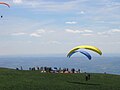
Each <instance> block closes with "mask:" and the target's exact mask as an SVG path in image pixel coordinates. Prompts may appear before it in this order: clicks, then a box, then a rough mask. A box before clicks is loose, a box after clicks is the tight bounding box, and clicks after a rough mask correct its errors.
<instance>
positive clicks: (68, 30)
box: [65, 29, 83, 33]
mask: <svg viewBox="0 0 120 90" xmlns="http://www.w3.org/2000/svg"><path fill="white" fill-rule="evenodd" d="M65 31H66V32H68V33H82V32H83V31H80V30H72V29H66V30H65Z"/></svg>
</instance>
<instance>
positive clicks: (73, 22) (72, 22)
mask: <svg viewBox="0 0 120 90" xmlns="http://www.w3.org/2000/svg"><path fill="white" fill-rule="evenodd" d="M65 23H66V24H77V22H75V21H68V22H65Z"/></svg>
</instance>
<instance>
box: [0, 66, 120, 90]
mask: <svg viewBox="0 0 120 90" xmlns="http://www.w3.org/2000/svg"><path fill="white" fill-rule="evenodd" d="M0 90H120V75H110V74H91V80H89V81H85V75H84V74H54V73H40V71H17V70H12V69H5V68H0Z"/></svg>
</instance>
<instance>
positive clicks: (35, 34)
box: [30, 29, 55, 37]
mask: <svg viewBox="0 0 120 90" xmlns="http://www.w3.org/2000/svg"><path fill="white" fill-rule="evenodd" d="M54 32H55V31H53V30H45V29H38V30H36V31H35V32H33V33H31V34H30V36H32V37H41V36H42V35H43V34H48V33H54Z"/></svg>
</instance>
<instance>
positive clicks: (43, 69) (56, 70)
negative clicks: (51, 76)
mask: <svg viewBox="0 0 120 90" xmlns="http://www.w3.org/2000/svg"><path fill="white" fill-rule="evenodd" d="M16 70H23V68H22V66H21V67H20V68H16ZM29 70H32V71H36V70H39V71H40V72H41V73H80V72H81V71H80V69H75V68H72V69H68V68H57V67H54V68H52V67H38V66H37V67H32V68H31V67H29Z"/></svg>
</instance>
